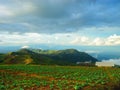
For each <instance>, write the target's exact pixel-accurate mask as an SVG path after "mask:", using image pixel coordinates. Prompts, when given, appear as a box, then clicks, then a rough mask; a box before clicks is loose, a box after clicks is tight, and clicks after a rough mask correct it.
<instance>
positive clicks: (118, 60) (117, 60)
mask: <svg viewBox="0 0 120 90" xmlns="http://www.w3.org/2000/svg"><path fill="white" fill-rule="evenodd" d="M102 61H104V62H112V63H114V64H116V65H120V59H109V60H102Z"/></svg>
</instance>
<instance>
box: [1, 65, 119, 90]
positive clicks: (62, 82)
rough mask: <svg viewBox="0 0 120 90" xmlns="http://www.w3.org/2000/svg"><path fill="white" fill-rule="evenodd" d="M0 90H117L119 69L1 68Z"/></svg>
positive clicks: (66, 67) (14, 66)
mask: <svg viewBox="0 0 120 90" xmlns="http://www.w3.org/2000/svg"><path fill="white" fill-rule="evenodd" d="M0 90H120V68H113V67H80V66H44V65H0Z"/></svg>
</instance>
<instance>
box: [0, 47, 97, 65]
mask: <svg viewBox="0 0 120 90" xmlns="http://www.w3.org/2000/svg"><path fill="white" fill-rule="evenodd" d="M86 61H91V62H92V63H94V62H96V61H97V59H95V58H93V57H92V56H90V55H88V54H87V53H84V52H79V51H77V50H75V49H66V50H41V49H21V50H19V51H17V52H10V53H7V54H0V63H3V64H41V65H75V64H76V62H86Z"/></svg>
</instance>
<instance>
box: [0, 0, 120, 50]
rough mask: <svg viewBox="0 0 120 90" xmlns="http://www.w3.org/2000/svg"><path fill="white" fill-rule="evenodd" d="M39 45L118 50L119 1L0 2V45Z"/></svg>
mask: <svg viewBox="0 0 120 90" xmlns="http://www.w3.org/2000/svg"><path fill="white" fill-rule="evenodd" d="M41 44H44V45H53V46H54V45H58V46H73V47H72V48H75V47H79V46H88V47H90V46H91V47H102V46H103V47H104V48H108V49H109V48H110V47H111V46H113V47H115V48H116V47H117V49H119V46H120V0H0V46H17V45H20V46H23V47H29V46H30V45H31V46H32V45H41ZM113 49H114V48H113Z"/></svg>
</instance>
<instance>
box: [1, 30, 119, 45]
mask: <svg viewBox="0 0 120 90" xmlns="http://www.w3.org/2000/svg"><path fill="white" fill-rule="evenodd" d="M1 33H2V32H1ZM0 38H1V41H2V42H0V45H25V44H26V45H29V44H58V45H78V46H79V45H86V46H116V45H120V36H119V35H111V36H109V37H106V38H98V37H96V38H91V37H88V36H80V35H79V34H77V33H64V34H61V33H59V34H40V33H23V34H19V33H17V32H16V33H15V32H14V33H8V32H6V33H5V32H3V33H2V34H0Z"/></svg>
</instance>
